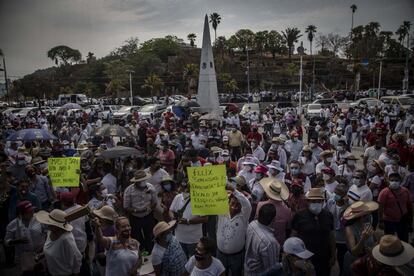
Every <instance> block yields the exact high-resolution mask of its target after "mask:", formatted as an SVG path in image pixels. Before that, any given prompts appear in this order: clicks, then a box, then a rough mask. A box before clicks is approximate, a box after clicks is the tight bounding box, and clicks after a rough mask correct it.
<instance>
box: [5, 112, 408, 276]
mask: <svg viewBox="0 0 414 276" xmlns="http://www.w3.org/2000/svg"><path fill="white" fill-rule="evenodd" d="M390 114H396V116H394V115H390ZM325 115H326V116H325ZM199 117H200V114H197V113H196V112H194V113H191V114H188V116H185V117H184V119H178V118H176V117H175V116H174V114H173V113H171V111H167V112H166V113H164V114H163V115H162V116H161V117H160V118H151V119H147V120H142V119H140V118H139V116H138V115H137V114H134V116H133V118H132V120H131V121H130V122H124V123H123V124H122V125H123V126H122V127H121V126H119V125H112V124H105V123H103V122H102V120H101V118H98V117H97V115H94V114H87V113H81V114H78V115H75V114H73V115H72V116H65V115H64V114H50V115H45V114H43V113H42V112H41V111H39V112H38V113H37V114H28V116H27V117H25V118H20V117H18V116H14V115H13V114H10V115H2V116H1V117H0V125H1V126H2V127H1V135H0V137H1V141H0V170H1V174H0V213H1V218H2V219H1V220H0V238H1V239H2V245H3V251H4V254H3V255H4V259H3V261H4V265H3V267H13V266H16V265H17V267H18V268H19V273H21V274H23V275H107V276H113V275H116V276H118V275H119V276H124V275H147V274H149V275H157V276H159V275H171V276H174V275H232V276H238V275H252V276H253V275H268V276H270V275H321V276H323V275H331V272H332V271H337V274H339V275H414V272H413V271H414V264H413V257H414V249H413V247H412V245H411V244H410V237H411V236H410V235H411V234H410V233H412V226H413V202H414V121H413V115H412V114H410V113H409V112H405V111H404V110H402V109H400V108H399V107H397V106H387V105H384V106H382V107H376V108H373V109H368V108H366V107H365V108H362V107H361V108H351V109H349V110H347V111H346V112H344V111H341V110H339V109H338V108H337V107H330V108H326V109H325V110H324V116H322V117H321V118H319V119H317V120H312V121H310V122H307V121H304V119H303V117H302V116H299V115H298V114H297V113H296V111H295V110H292V109H290V110H286V111H284V112H280V110H278V109H274V108H272V106H269V107H267V108H266V109H265V110H263V111H261V112H260V113H259V114H258V113H257V112H248V113H247V114H245V116H240V115H239V114H237V113H236V112H230V113H225V114H224V115H223V117H221V118H219V119H218V120H217V119H214V120H208V121H200V120H199ZM26 128H39V129H43V130H47V131H50V132H51V133H53V134H54V135H55V136H56V137H57V139H55V140H41V139H35V138H34V139H30V140H10V139H9V137H10V136H11V135H13V133H15V132H16V131H20V130H22V129H26ZM101 128H111V130H112V131H108V132H102V131H98V130H100V129H101ZM120 128H125V129H127V130H128V131H127V132H122V134H121V133H120V132H119V130H120ZM102 133H109V134H108V135H101V134H102ZM125 133H126V134H125ZM116 136H121V137H120V138H119V137H116ZM121 146H123V147H127V148H126V149H128V147H129V148H130V149H131V155H130V156H128V154H125V153H124V154H123V155H122V156H119V157H117V156H108V155H106V154H105V151H108V150H112V149H116V148H120V147H121ZM122 149H125V148H122ZM137 150H138V152H139V154H132V152H136V151H137ZM361 150H362V151H361ZM357 152H360V153H359V154H358V153H357ZM361 153H362V154H361ZM50 157H80V181H79V186H78V187H71V188H68V187H54V186H53V183H52V182H51V180H50V177H49V175H48V158H50ZM212 165H224V166H225V167H226V173H227V181H226V184H225V189H226V191H227V193H228V201H229V205H228V206H229V207H228V208H229V210H228V214H225V215H208V216H207V215H204V216H203V215H195V214H193V212H192V208H191V203H192V202H191V184H190V183H189V180H188V176H187V168H188V167H194V166H195V167H197V166H212ZM223 188H224V184H223ZM411 242H412V241H411ZM334 267H336V269H333V268H334ZM151 273H152V274H151Z"/></svg>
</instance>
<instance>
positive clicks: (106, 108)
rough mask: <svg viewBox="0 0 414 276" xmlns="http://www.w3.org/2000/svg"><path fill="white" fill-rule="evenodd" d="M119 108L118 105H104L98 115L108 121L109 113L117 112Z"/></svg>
mask: <svg viewBox="0 0 414 276" xmlns="http://www.w3.org/2000/svg"><path fill="white" fill-rule="evenodd" d="M118 110H119V106H118V105H104V106H103V107H102V111H100V112H98V116H99V118H101V120H102V121H103V122H107V121H108V115H109V113H110V112H112V114H115V113H116V112H118Z"/></svg>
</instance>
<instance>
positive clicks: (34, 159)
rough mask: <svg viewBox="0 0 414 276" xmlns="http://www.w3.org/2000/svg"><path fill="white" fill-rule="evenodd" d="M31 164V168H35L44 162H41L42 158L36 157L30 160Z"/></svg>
mask: <svg viewBox="0 0 414 276" xmlns="http://www.w3.org/2000/svg"><path fill="white" fill-rule="evenodd" d="M31 163H32V165H33V166H36V165H40V164H43V163H46V160H43V159H42V157H39V156H37V157H35V158H33V159H32V162H31Z"/></svg>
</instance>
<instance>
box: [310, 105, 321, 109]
mask: <svg viewBox="0 0 414 276" xmlns="http://www.w3.org/2000/svg"><path fill="white" fill-rule="evenodd" d="M308 109H310V110H316V109H321V105H320V104H310V105H308Z"/></svg>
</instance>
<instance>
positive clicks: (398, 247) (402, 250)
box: [372, 235, 414, 266]
mask: <svg viewBox="0 0 414 276" xmlns="http://www.w3.org/2000/svg"><path fill="white" fill-rule="evenodd" d="M372 256H373V257H374V258H375V259H376V260H377V261H378V262H380V263H383V264H386V265H390V266H401V265H404V264H406V263H408V262H410V261H411V260H412V259H413V258H414V248H413V247H412V245H411V244H409V243H406V242H403V241H400V240H399V239H398V237H396V236H394V235H384V236H382V237H381V239H380V242H379V244H378V245H376V246H375V247H374V248H373V249H372Z"/></svg>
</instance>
